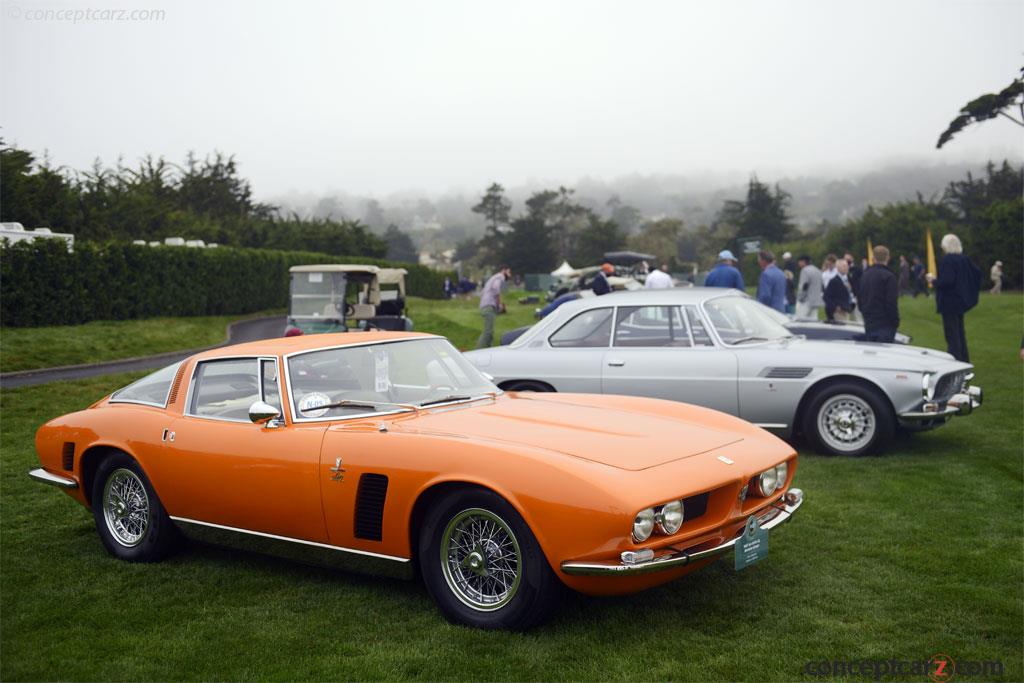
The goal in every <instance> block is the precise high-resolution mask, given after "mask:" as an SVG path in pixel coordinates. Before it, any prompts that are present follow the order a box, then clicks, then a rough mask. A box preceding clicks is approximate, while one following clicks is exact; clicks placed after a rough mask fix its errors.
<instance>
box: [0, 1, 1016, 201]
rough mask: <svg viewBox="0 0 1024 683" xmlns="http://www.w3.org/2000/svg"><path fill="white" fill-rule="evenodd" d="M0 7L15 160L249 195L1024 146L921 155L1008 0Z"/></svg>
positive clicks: (1002, 123) (997, 48)
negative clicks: (231, 163)
mask: <svg viewBox="0 0 1024 683" xmlns="http://www.w3.org/2000/svg"><path fill="white" fill-rule="evenodd" d="M2 5H3V6H2V22H3V23H2V29H0V38H2V46H0V127H2V128H0V135H2V136H3V137H4V138H5V139H6V140H7V141H8V142H13V143H17V144H18V145H20V146H22V147H26V148H29V149H32V150H36V151H42V150H44V149H45V150H49V153H50V155H51V158H52V159H53V160H54V162H56V163H58V164H66V165H68V166H71V167H74V168H86V167H88V166H89V165H90V164H91V162H92V160H93V159H94V158H96V157H97V156H98V157H101V158H102V159H103V160H104V161H107V162H108V163H112V162H114V161H115V160H116V159H117V157H118V156H123V157H125V159H126V160H127V161H129V162H132V161H134V160H136V159H137V158H138V157H140V156H142V155H143V154H145V153H153V154H156V155H164V156H166V157H167V158H169V159H170V160H172V161H180V160H181V159H182V158H183V157H184V156H185V154H186V153H187V152H188V151H189V150H195V151H196V152H198V153H200V154H202V153H205V152H208V151H212V150H222V151H225V152H228V153H233V154H236V155H237V157H238V160H239V161H240V163H241V167H242V172H243V174H244V175H245V176H247V177H248V178H250V179H251V180H252V182H253V184H254V188H255V191H256V194H257V196H259V197H265V196H272V195H274V194H277V193H281V192H286V191H289V190H293V189H295V190H300V191H309V192H323V191H328V190H331V189H344V190H347V191H350V192H358V193H363V192H366V193H375V194H384V193H388V192H392V191H396V190H402V189H422V190H424V191H427V192H440V191H445V190H449V189H453V188H462V189H466V190H469V191H472V192H476V191H478V190H479V188H481V187H483V186H484V185H485V184H487V183H489V182H490V181H492V180H494V179H497V180H500V181H502V182H504V183H505V184H506V185H517V184H521V183H524V182H528V181H530V180H537V179H543V180H558V181H562V182H566V183H571V182H573V181H574V180H575V179H578V178H580V177H581V176H592V177H599V178H605V179H611V178H614V177H616V176H621V175H624V174H629V173H641V174H654V173H680V174H698V173H703V172H705V171H718V172H742V173H747V172H750V171H758V172H761V173H762V174H766V173H776V172H785V173H801V172H817V171H821V170H844V169H850V170H852V169H865V168H870V167H871V166H872V165H877V164H879V163H883V162H887V161H891V160H894V159H898V160H901V161H907V160H913V161H918V160H920V161H923V162H925V163H941V162H944V161H960V160H971V161H976V160H983V159H986V158H988V157H990V156H994V157H1000V158H1001V157H1002V156H1006V155H1010V156H1013V157H1018V158H1019V157H1020V155H1021V153H1022V141H1024V136H1022V130H1024V129H1021V128H1018V127H1015V126H1014V125H1013V124H1012V123H1010V122H1009V121H1006V120H997V121H992V122H988V123H986V124H984V125H982V126H979V127H977V128H974V129H971V130H969V131H967V132H965V133H962V134H961V135H960V136H958V137H957V138H956V139H955V140H954V141H953V142H952V143H951V144H949V145H947V147H946V148H944V149H943V150H940V151H937V150H935V141H936V139H937V137H938V135H939V133H940V132H941V131H942V130H943V129H944V128H945V126H946V125H947V124H948V123H949V121H950V119H952V118H953V117H954V116H955V115H956V114H957V110H958V109H959V107H960V106H962V105H963V104H964V103H965V102H967V101H968V100H970V99H972V98H974V97H975V96H977V95H979V94H981V93H983V92H989V91H993V90H998V89H1001V88H1003V87H1004V86H1006V85H1007V84H1008V83H1009V82H1010V80H1011V79H1012V78H1013V77H1014V75H1015V74H1016V73H1017V71H1018V70H1019V69H1020V67H1021V66H1022V65H1024V2H1020V0H1011V1H1007V2H1001V1H989V0H958V1H955V2H943V1H940V0H924V1H921V2H916V1H904V0H887V1H883V2H872V1H863V0H856V1H854V0H844V1H842V2H840V1H836V0H828V1H823V0H812V1H808V2H796V1H794V2H780V1H771V2H769V1H765V0H761V1H758V2H728V1H722V0H702V1H701V2H684V1H679V0H677V1H674V2H645V1H637V2H621V1H618V2H594V1H588V2H553V1H548V2H500V3H499V2H486V1H483V0H475V1H472V2H469V1H467V2H447V1H441V0H430V1H429V2H412V1H409V2H394V1H387V0H385V1H380V0H374V1H373V2H369V1H367V0H360V1H359V2H335V3H326V2H325V3H316V2H279V1H278V2H272V3H260V2H179V1H175V2H170V1H169V0H166V1H165V2H163V3H161V2H157V3H155V4H137V3H134V2H133V0H110V2H109V3H107V2H106V0H103V1H101V0H90V1H89V2H85V3H81V4H75V3H59V2H38V3H37V2H8V1H7V0H4V2H3V3H2ZM86 8H92V10H93V12H98V11H100V10H111V9H124V10H126V15H125V16H126V20H122V21H113V20H104V17H103V16H100V17H96V16H95V15H94V16H93V17H92V18H91V19H90V18H76V16H75V15H74V13H73V11H74V10H75V9H79V10H83V13H84V10H85V9H86ZM140 9H145V10H155V12H153V13H152V15H151V18H150V19H148V20H146V19H144V18H139V17H138V16H136V18H135V19H134V20H132V17H131V15H130V14H127V13H128V12H131V11H132V10H140ZM68 10H71V12H68ZM61 12H63V13H61ZM161 12H162V15H161V14H160V13H161ZM58 13H60V14H58Z"/></svg>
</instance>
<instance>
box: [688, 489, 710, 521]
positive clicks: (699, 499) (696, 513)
mask: <svg viewBox="0 0 1024 683" xmlns="http://www.w3.org/2000/svg"><path fill="white" fill-rule="evenodd" d="M707 511H708V494H706V493H698V494H697V495H696V496H690V497H689V498H685V499H683V516H684V518H685V519H687V520H690V519H694V518H696V517H703V516H704V513H705V512H707Z"/></svg>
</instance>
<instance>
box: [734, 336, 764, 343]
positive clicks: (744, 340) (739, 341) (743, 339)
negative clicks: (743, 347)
mask: <svg viewBox="0 0 1024 683" xmlns="http://www.w3.org/2000/svg"><path fill="white" fill-rule="evenodd" d="M752 341H771V339H769V338H768V337H743V338H742V339H737V340H736V341H732V342H729V343H730V344H743V343H745V342H752Z"/></svg>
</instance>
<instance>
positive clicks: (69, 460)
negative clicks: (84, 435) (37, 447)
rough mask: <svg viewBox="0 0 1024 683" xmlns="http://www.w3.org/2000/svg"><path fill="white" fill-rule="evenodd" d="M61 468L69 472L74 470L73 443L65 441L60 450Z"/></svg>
mask: <svg viewBox="0 0 1024 683" xmlns="http://www.w3.org/2000/svg"><path fill="white" fill-rule="evenodd" d="M60 460H61V467H63V468H64V469H65V470H67V471H68V472H70V471H71V470H73V469H75V442H74V441H65V442H64V447H63V448H62V449H61V450H60Z"/></svg>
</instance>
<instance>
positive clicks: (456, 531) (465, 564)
mask: <svg viewBox="0 0 1024 683" xmlns="http://www.w3.org/2000/svg"><path fill="white" fill-rule="evenodd" d="M440 561H441V573H442V574H443V575H444V579H445V581H446V582H447V584H448V588H449V589H450V590H451V591H452V593H453V594H454V595H455V596H456V597H457V598H458V599H459V600H460V601H461V602H462V603H463V604H464V605H466V606H468V607H471V608H473V609H475V610H479V611H482V612H490V611H493V610H496V609H500V608H501V607H503V606H504V605H506V604H508V602H509V601H510V600H512V598H513V597H515V594H516V591H517V590H518V589H519V583H520V581H521V579H522V576H523V569H522V567H523V560H522V553H521V552H520V549H519V541H517V540H516V536H515V534H514V533H512V529H511V528H510V527H509V525H508V524H507V523H506V522H505V520H503V519H502V518H501V517H499V516H497V515H496V514H494V513H493V512H491V511H489V510H484V509H483V508H470V509H468V510H463V511H462V512H460V513H458V514H457V515H455V516H454V517H453V518H452V520H451V521H450V522H448V526H447V527H445V530H444V533H443V535H442V537H441V556H440Z"/></svg>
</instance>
